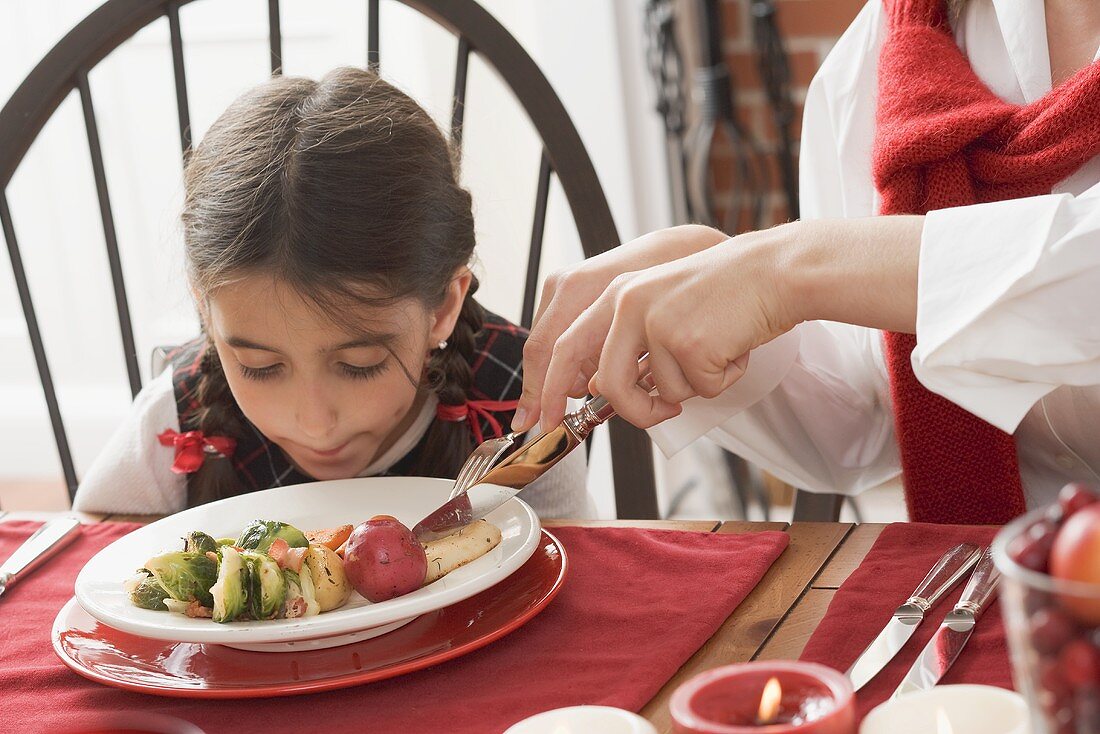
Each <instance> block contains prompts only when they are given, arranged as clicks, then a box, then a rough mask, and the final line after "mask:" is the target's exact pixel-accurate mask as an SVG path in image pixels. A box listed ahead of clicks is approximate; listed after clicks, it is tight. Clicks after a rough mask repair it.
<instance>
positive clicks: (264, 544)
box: [237, 520, 309, 553]
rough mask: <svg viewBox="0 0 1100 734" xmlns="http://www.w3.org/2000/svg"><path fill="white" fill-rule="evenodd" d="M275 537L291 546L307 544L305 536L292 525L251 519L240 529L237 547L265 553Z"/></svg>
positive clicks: (299, 546) (301, 546)
mask: <svg viewBox="0 0 1100 734" xmlns="http://www.w3.org/2000/svg"><path fill="white" fill-rule="evenodd" d="M276 538H282V539H283V540H285V541H286V542H287V545H289V546H290V547H291V548H305V547H306V546H308V545H309V541H308V540H306V536H305V535H304V534H303V533H302V531H301V530H299V529H298V528H296V527H294V526H293V525H287V524H286V523H284V522H277V521H274V520H253V521H252V522H250V523H249V524H248V525H247V526H245V529H244V530H242V531H241V537H239V538H237V547H238V548H243V549H245V550H256V551H260V552H261V553H266V552H267V549H268V548H270V547H271V543H272V541H274V540H275V539H276Z"/></svg>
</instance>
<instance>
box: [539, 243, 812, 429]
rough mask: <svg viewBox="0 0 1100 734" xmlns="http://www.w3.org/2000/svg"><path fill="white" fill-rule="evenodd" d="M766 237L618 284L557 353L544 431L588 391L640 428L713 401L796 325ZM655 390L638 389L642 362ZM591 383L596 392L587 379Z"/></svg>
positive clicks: (546, 390) (545, 398) (546, 392)
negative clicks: (698, 398)
mask: <svg viewBox="0 0 1100 734" xmlns="http://www.w3.org/2000/svg"><path fill="white" fill-rule="evenodd" d="M769 235H770V232H769V233H756V234H754V235H749V236H745V237H739V238H735V239H732V240H729V241H726V242H723V243H721V244H719V245H717V246H715V247H711V248H709V249H707V250H703V251H702V252H698V253H696V254H694V255H689V256H688V257H684V258H681V259H679V260H675V261H673V262H669V263H665V264H662V265H658V266H656V267H653V268H649V269H647V270H642V271H636V272H632V273H626V274H623V275H620V276H618V277H616V278H615V279H614V280H612V282H611V284H610V285H609V286H608V287H607V289H606V290H605V291H604V292H603V294H602V295H600V296H599V298H597V299H596V301H595V302H594V303H593V304H592V306H591V307H589V308H588V309H586V310H585V311H584V313H583V314H581V315H580V317H578V318H577V319H576V320H575V321H574V322H573V323H572V324H571V325H570V326H569V327H568V328H567V329H566V330H565V331H564V333H563V334H562V335H561V337H560V338H559V339H558V341H557V343H556V344H555V346H554V350H553V355H552V358H551V360H550V364H549V365H548V368H547V371H546V379H545V382H544V384H543V392H542V421H543V422H542V425H554V424H555V423H556V422H557V421H560V420H561V418H562V416H563V415H564V411H565V395H566V394H570V395H575V394H576V393H577V392H578V388H580V391H582V392H583V390H584V389H585V388H586V387H591V389H592V392H594V393H598V394H600V395H603V396H604V397H605V398H607V399H608V400H609V401H610V402H611V404H612V405H613V406H615V410H616V412H617V413H618V414H619V415H621V416H622V417H623V418H624V419H626V420H628V421H630V422H631V423H633V424H634V425H637V426H640V427H642V428H648V427H649V426H652V425H654V424H656V423H660V422H661V421H663V420H666V419H668V418H671V417H672V416H674V415H677V414H678V413H679V412H680V403H682V402H683V401H684V400H687V399H688V398H690V397H692V396H695V395H702V396H704V397H714V396H715V395H718V394H719V393H721V392H722V391H724V390H725V389H726V388H728V387H729V386H730V385H732V384H733V383H734V382H735V381H736V380H737V379H738V378H739V377H740V376H741V375H742V374H743V373H744V368H745V365H746V360H747V352H748V351H749V350H750V349H752V348H753V347H756V346H758V345H760V344H762V343H764V342H767V341H770V340H771V339H774V338H775V337H776V336H779V335H780V334H782V333H783V332H784V331H787V330H788V329H790V328H792V327H793V326H794V325H795V323H797V319H798V316H797V315H796V314H795V313H794V312H793V310H791V309H789V308H788V306H789V305H790V304H789V301H785V300H784V299H783V298H781V292H782V289H781V287H780V286H779V284H778V282H777V274H778V273H780V272H781V267H780V265H781V264H780V262H778V261H777V259H776V254H777V250H776V248H774V247H771V246H770V242H769ZM645 352H649V358H648V364H647V365H646V369H648V370H649V371H650V372H651V373H652V375H653V379H654V382H655V383H656V386H657V391H656V392H657V395H652V396H651V395H650V394H649V393H647V392H646V391H645V390H644V389H642V388H640V387H638V386H637V384H636V382H637V380H638V378H639V376H640V374H639V372H640V368H639V366H638V364H637V360H638V357H639V355H641V354H643V353H645ZM593 368H595V376H594V377H593V378H592V381H591V385H588V384H587V380H586V379H585V378H587V377H590V376H591V375H592V371H593Z"/></svg>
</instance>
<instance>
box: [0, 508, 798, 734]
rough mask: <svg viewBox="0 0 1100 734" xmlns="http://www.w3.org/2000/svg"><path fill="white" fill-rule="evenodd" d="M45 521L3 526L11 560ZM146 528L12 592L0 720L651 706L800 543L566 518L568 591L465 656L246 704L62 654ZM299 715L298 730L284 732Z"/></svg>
mask: <svg viewBox="0 0 1100 734" xmlns="http://www.w3.org/2000/svg"><path fill="white" fill-rule="evenodd" d="M35 527H37V524H34V523H24V522H7V523H0V558H4V557H6V556H7V555H8V554H9V553H11V552H12V550H14V548H15V547H16V545H18V543H20V542H22V541H23V540H24V539H25V538H26V537H27V536H28V535H30V533H31V532H32V531H33V530H34V528H35ZM133 528H134V526H133V525H125V524H121V523H117V524H116V523H102V524H98V525H92V526H88V527H86V528H85V532H84V534H83V536H82V537H81V538H80V539H79V540H77V541H76V542H75V543H74V544H73V545H72V546H70V547H69V548H68V549H66V550H64V551H62V553H61V554H60V555H59V556H58V557H56V558H54V559H52V560H51V561H50V562H49V564H48V565H46V566H43V567H42V568H41V569H39V570H38V571H37V572H35V574H34V575H32V576H31V577H29V578H28V579H27V580H26V581H25V582H24V583H22V584H19V585H18V586H16V587H15V588H13V589H11V590H10V591H9V592H8V593H7V594H6V595H5V596H4V598H3V599H0V619H2V621H3V624H2V625H0V690H2V691H3V695H2V696H0V722H4V723H3V728H4V729H5V730H10V731H29V732H39V731H56V730H64V729H71V728H73V727H76V726H79V725H81V724H83V723H86V722H89V721H90V720H92V718H93V717H94V714H95V713H96V712H103V711H119V710H139V711H144V712H155V713H160V714H170V715H172V716H177V717H180V718H182V719H186V720H188V721H191V722H193V723H195V724H198V725H199V726H200V727H202V728H203V729H204V730H205V731H206V732H207V734H216V733H217V732H231V733H232V734H249V733H250V732H257V733H258V734H260V733H262V734H270V733H271V732H278V731H287V730H293V731H321V730H326V729H330V728H335V727H338V728H340V729H347V728H348V727H349V726H350V727H351V730H362V731H370V732H372V734H386V733H387V732H395V733H396V732H400V733H401V734H408V733H410V732H441V731H446V732H449V734H464V733H466V732H468V733H469V734H474V733H475V732H476V734H487V733H492V732H501V731H503V730H504V729H506V728H507V727H508V726H510V725H511V724H513V723H515V722H516V721H518V720H520V719H523V718H525V717H527V716H530V715H532V714H534V713H536V712H539V711H545V710H547V709H553V708H558V707H562V706H572V705H577V704H599V705H607V706H617V707H619V708H625V709H631V710H634V711H637V710H639V709H641V707H642V706H644V705H645V704H646V703H647V702H648V701H649V700H650V699H651V698H652V697H653V696H654V695H655V694H656V693H657V691H658V690H660V688H661V686H662V685H664V683H665V682H666V681H667V680H668V679H669V678H670V677H672V675H673V674H674V673H675V672H676V671H677V670H678V669H679V667H680V666H681V665H682V664H683V663H684V661H686V660H687V659H688V658H689V657H690V656H691V655H692V654H693V653H694V652H695V651H696V650H697V649H699V647H701V646H702V645H703V643H704V642H706V641H707V640H708V639H709V638H710V637H711V636H712V635H713V634H714V632H715V631H716V630H717V629H718V627H719V625H721V623H722V622H723V621H724V620H725V619H726V618H727V617H728V616H729V615H730V613H731V612H732V611H733V610H734V608H736V607H737V605H738V604H739V603H740V602H741V600H742V599H744V598H745V596H746V595H747V594H748V593H749V592H750V591H751V590H752V588H753V587H754V586H755V585H756V584H757V583H758V582H759V581H760V579H761V577H763V575H764V574H765V573H766V572H767V570H768V568H769V567H771V564H772V563H773V562H774V561H775V559H776V558H778V557H779V554H780V553H782V552H783V549H784V548H786V546H787V543H788V537H787V535H786V533H779V532H762V533H751V534H744V535H726V534H718V533H692V532H676V531H665V530H642V529H636V528H571V527H564V528H554V530H553V532H554V534H555V535H556V536H557V537H558V538H559V539H560V540H561V543H562V545H563V546H564V548H565V550H566V553H567V554H568V556H569V573H568V575H567V577H566V580H565V585H564V587H563V588H562V591H561V593H560V594H559V595H558V596H557V598H556V599H555V600H554V601H553V602H552V603H551V604H550V606H549V607H548V608H547V609H546V610H545V611H543V612H542V613H541V614H539V615H538V616H537V617H535V618H534V619H533V620H532V621H530V622H529V623H527V624H526V625H524V626H523V627H521V628H520V629H518V630H516V631H515V632H513V633H511V634H510V635H508V636H507V637H504V638H503V639H501V640H499V641H497V642H496V643H494V644H492V645H489V646H488V647H486V648H484V649H482V650H478V651H476V652H474V653H471V654H469V655H466V656H464V657H461V658H458V659H456V660H452V661H450V662H447V663H443V664H441V665H437V666H435V667H432V668H429V669H426V670H422V671H419V672H416V673H411V674H408V675H404V676H401V677H399V678H393V679H390V680H386V681H380V682H377V683H371V684H368V685H363V686H358V687H355V688H349V689H345V690H341V691H331V692H327V693H316V694H310V695H306V696H294V697H288V698H271V699H258V700H255V699H254V700H249V701H194V700H177V699H165V698H160V697H155V696H146V695H142V694H137V693H130V692H127V691H119V690H115V689H112V688H108V687H105V686H100V685H97V684H95V683H92V682H89V681H86V680H84V679H83V678H81V677H80V676H78V675H77V674H75V673H73V672H71V671H70V670H69V669H68V668H66V667H65V666H64V665H63V664H62V663H61V661H60V660H58V659H57V657H56V656H55V655H54V653H53V650H52V648H51V646H50V628H51V625H52V623H53V619H54V617H55V616H56V614H57V611H58V610H59V609H60V608H61V606H62V604H64V603H65V601H67V600H68V599H69V598H70V597H71V596H72V589H73V581H74V579H75V578H76V574H77V572H78V571H79V570H80V568H81V566H82V565H83V564H84V563H85V562H86V561H87V559H88V558H90V557H91V556H92V555H93V554H94V553H95V552H96V551H98V550H99V549H100V548H102V547H104V546H106V545H107V544H108V543H110V542H111V541H113V540H115V539H116V538H118V537H120V536H122V535H124V534H125V533H127V532H129V531H130V530H132V529H133ZM291 725H293V726H292V729H288V727H290V726H291Z"/></svg>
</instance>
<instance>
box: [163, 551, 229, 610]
mask: <svg viewBox="0 0 1100 734" xmlns="http://www.w3.org/2000/svg"><path fill="white" fill-rule="evenodd" d="M145 568H147V569H149V572H150V573H152V574H153V576H155V577H156V579H157V581H158V582H159V583H160V585H161V586H162V587H164V590H165V591H167V592H168V596H170V597H172V598H173V599H178V600H180V601H193V600H195V599H197V600H198V602H199V603H200V604H202V605H203V606H207V607H208V606H210V604H211V597H210V587H211V586H213V585H214V581H215V580H216V579H217V577H218V564H217V562H216V561H215V560H213V559H212V558H210V557H209V556H207V555H206V554H204V553H188V552H187V551H174V552H172V553H162V554H161V555H159V556H156V557H154V558H150V559H149V560H148V561H147V562H146V563H145Z"/></svg>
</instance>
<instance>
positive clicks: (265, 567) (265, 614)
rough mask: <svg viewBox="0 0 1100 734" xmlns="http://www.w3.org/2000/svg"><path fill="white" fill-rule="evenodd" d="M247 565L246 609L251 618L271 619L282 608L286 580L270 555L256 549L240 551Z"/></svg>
mask: <svg viewBox="0 0 1100 734" xmlns="http://www.w3.org/2000/svg"><path fill="white" fill-rule="evenodd" d="M240 555H241V558H242V559H243V560H244V562H245V564H247V567H248V610H249V612H250V613H251V615H252V617H253V619H272V618H273V617H275V615H276V614H278V613H279V611H280V610H281V609H282V608H283V601H284V600H285V599H286V580H285V579H284V578H283V571H282V569H281V568H279V564H278V563H276V562H275V561H274V560H272V559H271V557H269V556H267V555H264V554H263V553H257V552H256V551H242V552H241V554H240Z"/></svg>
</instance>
